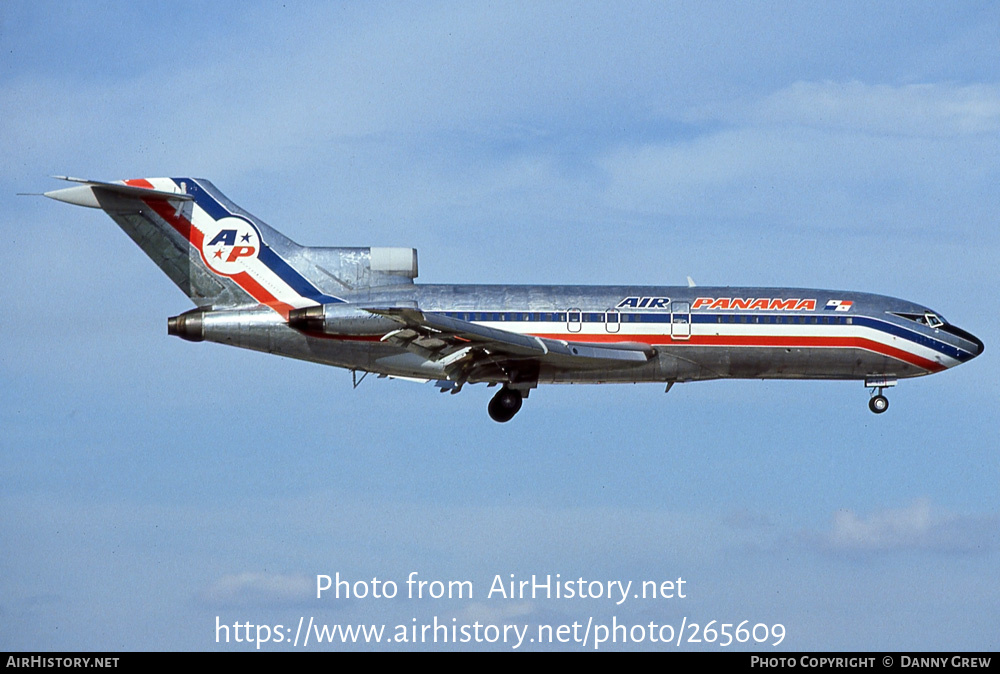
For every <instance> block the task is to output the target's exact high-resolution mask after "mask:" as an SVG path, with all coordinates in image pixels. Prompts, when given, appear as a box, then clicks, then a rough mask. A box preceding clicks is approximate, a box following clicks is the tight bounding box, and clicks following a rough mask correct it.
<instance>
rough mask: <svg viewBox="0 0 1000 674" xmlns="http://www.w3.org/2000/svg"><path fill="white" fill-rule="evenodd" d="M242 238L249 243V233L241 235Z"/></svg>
mask: <svg viewBox="0 0 1000 674" xmlns="http://www.w3.org/2000/svg"><path fill="white" fill-rule="evenodd" d="M242 239H243V241H246V242H247V243H249V242H250V234H244V235H243V237H242Z"/></svg>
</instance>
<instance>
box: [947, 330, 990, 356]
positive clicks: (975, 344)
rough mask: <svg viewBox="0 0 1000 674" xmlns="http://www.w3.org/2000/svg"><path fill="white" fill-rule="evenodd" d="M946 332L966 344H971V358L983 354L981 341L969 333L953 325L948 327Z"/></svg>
mask: <svg viewBox="0 0 1000 674" xmlns="http://www.w3.org/2000/svg"><path fill="white" fill-rule="evenodd" d="M948 330H949V332H952V333H954V334H955V335H957V336H958V337H960V338H962V339H963V340H965V341H966V342H969V343H970V344H972V348H971V349H969V352H970V353H972V358H975V357H976V356H978V355H979V354H981V353H982V352H983V349H984V348H985V347H984V345H983V340H981V339H979V338H978V337H976V336H975V335H974V334H972V333H971V332H966V331H965V330H962V329H961V328H956V327H955V326H954V325H951V326H948Z"/></svg>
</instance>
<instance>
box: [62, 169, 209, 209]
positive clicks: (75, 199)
mask: <svg viewBox="0 0 1000 674" xmlns="http://www.w3.org/2000/svg"><path fill="white" fill-rule="evenodd" d="M52 177H53V178H58V179H59V180H66V181H68V182H71V183H82V184H81V185H80V186H78V187H67V188H66V189H62V190H52V191H51V192H45V193H44V194H45V196H47V197H48V198H49V199H55V200H56V201H63V202H65V203H67V204H73V205H75V206H86V207H88V208H100V207H101V204H100V203H99V202H98V200H97V195H95V194H94V189H100V190H103V191H105V192H112V193H114V194H120V195H122V196H126V197H135V198H138V199H154V200H166V199H170V200H172V201H193V200H194V198H193V197H191V196H189V195H187V194H184V193H182V192H164V191H161V190H154V189H147V188H145V187H132V186H130V185H124V184H122V183H109V182H104V181H101V180H85V179H83V178H72V177H70V176H52Z"/></svg>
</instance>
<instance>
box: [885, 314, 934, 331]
mask: <svg viewBox="0 0 1000 674" xmlns="http://www.w3.org/2000/svg"><path fill="white" fill-rule="evenodd" d="M892 314H893V315H894V316H899V317H900V318H905V319H907V320H909V321H913V322H914V323H920V324H921V325H926V326H927V327H929V328H941V327H944V326H945V321H944V319H943V318H941V317H940V316H938V315H937V314H935V313H934V312H933V311H925V312H924V313H922V314H905V313H902V312H897V311H893V312H892Z"/></svg>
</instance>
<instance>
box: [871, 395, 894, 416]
mask: <svg viewBox="0 0 1000 674" xmlns="http://www.w3.org/2000/svg"><path fill="white" fill-rule="evenodd" d="M868 409H870V410H871V411H872V412H874V413H875V414H882V412H885V411H886V410H887V409H889V399H888V398H886V397H885V396H883V395H878V396H874V397H873V398H872V399H871V400H869V401H868Z"/></svg>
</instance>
